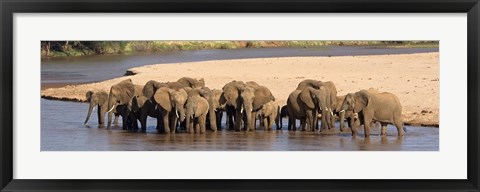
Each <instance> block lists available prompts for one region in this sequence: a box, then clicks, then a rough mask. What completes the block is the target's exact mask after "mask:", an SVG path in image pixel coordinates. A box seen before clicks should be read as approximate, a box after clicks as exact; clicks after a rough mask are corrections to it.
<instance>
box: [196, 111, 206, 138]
mask: <svg viewBox="0 0 480 192" xmlns="http://www.w3.org/2000/svg"><path fill="white" fill-rule="evenodd" d="M206 121H207V116H206V115H202V116H200V117H199V122H198V123H199V124H200V133H201V134H204V133H205V131H206V125H205V122H206Z"/></svg>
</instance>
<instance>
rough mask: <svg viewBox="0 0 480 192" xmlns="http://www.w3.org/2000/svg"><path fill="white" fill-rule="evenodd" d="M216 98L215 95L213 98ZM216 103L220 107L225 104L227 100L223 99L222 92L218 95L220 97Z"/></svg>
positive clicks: (223, 94)
mask: <svg viewBox="0 0 480 192" xmlns="http://www.w3.org/2000/svg"><path fill="white" fill-rule="evenodd" d="M216 97H217V95H215V98H216ZM218 103H219V104H220V105H224V104H225V103H227V99H225V93H224V92H223V91H222V92H221V93H220V96H219V97H218Z"/></svg>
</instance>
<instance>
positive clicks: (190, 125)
mask: <svg viewBox="0 0 480 192" xmlns="http://www.w3.org/2000/svg"><path fill="white" fill-rule="evenodd" d="M194 121H195V119H194V118H190V120H189V122H188V126H187V127H188V128H187V129H188V132H189V133H195V129H194V125H195V123H194Z"/></svg>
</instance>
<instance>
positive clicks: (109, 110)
mask: <svg viewBox="0 0 480 192" xmlns="http://www.w3.org/2000/svg"><path fill="white" fill-rule="evenodd" d="M115 105H116V104H115ZM115 105H113V106H112V108H111V109H110V110H108V111H107V113H110V112H112V111H113V108H115Z"/></svg>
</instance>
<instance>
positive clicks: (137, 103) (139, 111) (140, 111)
mask: <svg viewBox="0 0 480 192" xmlns="http://www.w3.org/2000/svg"><path fill="white" fill-rule="evenodd" d="M155 105H156V103H154V102H153V101H152V100H150V99H148V98H147V97H145V96H135V97H133V98H132V101H131V104H130V105H129V107H130V111H131V117H132V121H133V126H134V128H135V129H138V125H137V120H138V121H140V125H141V128H142V131H146V129H147V118H148V117H149V116H150V117H154V118H157V127H161V125H160V123H161V122H162V121H160V120H159V119H160V111H159V110H156V109H155Z"/></svg>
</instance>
